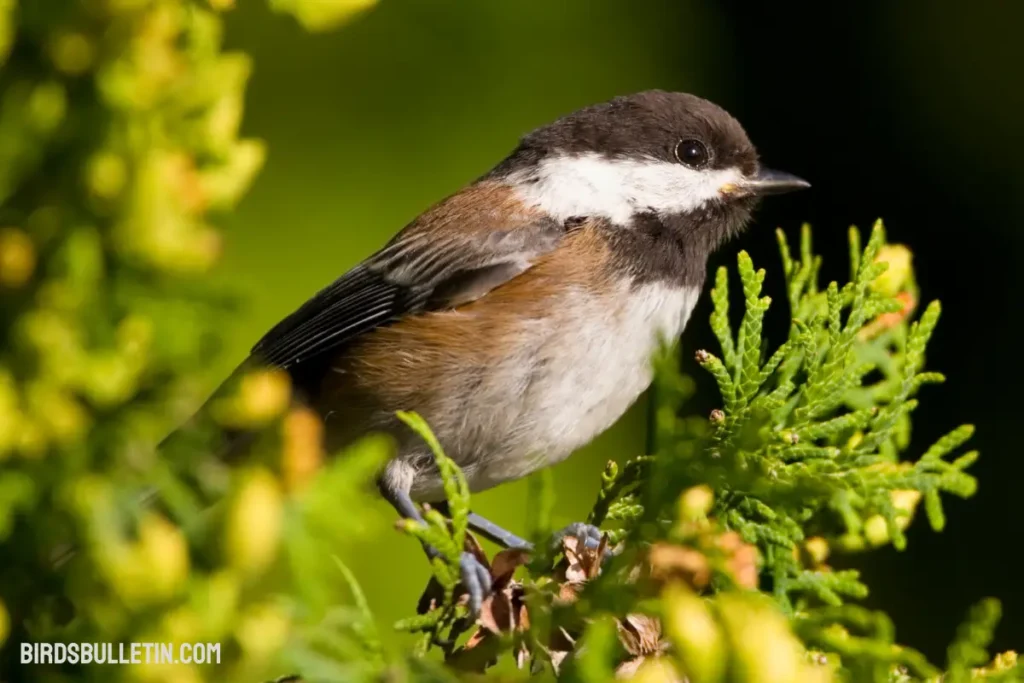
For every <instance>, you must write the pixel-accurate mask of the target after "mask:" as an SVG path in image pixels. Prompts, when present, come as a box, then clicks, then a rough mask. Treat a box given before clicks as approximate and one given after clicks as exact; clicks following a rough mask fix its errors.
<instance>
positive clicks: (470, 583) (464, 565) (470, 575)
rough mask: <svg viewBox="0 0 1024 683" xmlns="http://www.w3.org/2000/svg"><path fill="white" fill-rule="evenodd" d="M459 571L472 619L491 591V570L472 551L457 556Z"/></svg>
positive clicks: (476, 615) (477, 613) (478, 612)
mask: <svg viewBox="0 0 1024 683" xmlns="http://www.w3.org/2000/svg"><path fill="white" fill-rule="evenodd" d="M459 573H460V575H461V577H462V588H463V589H464V590H465V591H466V596H467V597H468V598H469V613H470V616H471V617H472V618H473V619H476V618H477V617H478V616H479V615H480V609H481V608H482V607H483V603H484V598H486V597H487V595H488V594H489V593H490V592H491V572H490V570H489V569H488V568H487V567H486V566H484V564H483V563H482V562H481V561H480V560H479V559H477V557H476V556H475V555H473V554H472V553H468V552H467V553H462V556H461V557H459Z"/></svg>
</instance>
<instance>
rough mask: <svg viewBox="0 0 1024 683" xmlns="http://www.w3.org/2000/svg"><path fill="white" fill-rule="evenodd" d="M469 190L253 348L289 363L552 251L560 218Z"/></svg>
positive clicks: (262, 357) (499, 278) (455, 300)
mask: <svg viewBox="0 0 1024 683" xmlns="http://www.w3.org/2000/svg"><path fill="white" fill-rule="evenodd" d="M471 192H474V191H473V190H468V191H466V192H463V193H460V194H459V195H454V196H453V197H452V198H450V199H449V200H447V201H446V202H442V203H441V204H439V205H438V206H437V207H435V208H434V209H432V210H430V211H428V212H427V213H425V214H424V215H423V216H421V217H420V218H419V219H417V220H416V221H415V222H414V223H412V224H411V225H409V226H408V227H407V228H406V229H405V230H403V231H402V232H401V233H399V234H398V235H397V236H396V237H395V239H393V240H392V241H391V242H390V243H389V244H388V245H387V246H385V247H384V248H383V249H381V250H380V251H379V252H377V253H376V254H374V255H373V256H371V257H370V258H369V259H367V260H366V261H364V262H363V263H361V264H359V265H358V266H356V267H355V268H353V269H352V270H350V271H349V272H348V273H346V274H344V275H342V276H341V277H340V278H338V279H337V280H336V281H335V282H333V283H332V284H330V285H329V286H327V287H326V288H324V289H323V290H321V291H320V292H319V293H317V294H316V295H315V296H314V297H313V298H312V299H310V300H309V301H307V302H306V303H305V304H303V305H302V306H301V307H300V308H299V309H298V310H296V311H295V312H294V313H292V314H291V315H290V316H288V317H287V318H285V319H284V320H282V321H281V322H280V323H278V324H277V325H276V326H275V327H273V328H272V329H271V330H270V331H269V332H268V333H267V334H266V335H265V336H264V337H263V338H262V339H260V341H259V342H257V343H256V345H255V346H254V347H253V349H252V355H253V356H254V357H255V358H256V359H258V360H259V361H260V362H262V363H265V364H268V365H271V366H275V367H280V368H285V369H289V368H293V367H295V366H298V365H300V364H302V363H305V362H308V361H310V360H313V359H316V358H322V357H323V356H324V354H327V353H329V352H331V351H334V350H337V349H338V348H339V347H340V346H342V345H343V344H345V343H347V342H349V341H351V340H352V339H354V338H355V337H357V336H359V335H360V334H363V333H365V332H367V331H369V330H372V329H373V328H375V327H378V326H380V325H384V324H387V323H389V322H392V321H394V320H396V319H398V318H401V317H403V316H406V315H410V314H415V313H419V312H421V311H426V310H437V309H444V308H451V307H455V306H458V305H460V304H463V303H466V302H469V301H472V300H474V299H477V298H479V297H481V296H483V295H484V294H486V293H487V292H488V291H490V290H491V289H493V288H495V287H497V286H498V285H500V284H502V283H503V282H507V281H508V280H510V279H511V278H513V277H515V276H516V275H518V274H519V273H522V272H523V271H524V270H526V269H527V268H529V267H530V265H531V264H532V263H533V262H534V261H535V260H536V259H537V257H539V256H541V255H542V254H545V253H547V252H549V251H551V250H553V249H554V248H555V247H556V246H557V245H558V244H559V242H560V241H561V239H562V237H563V235H564V234H565V232H566V229H565V227H564V226H563V224H562V223H560V222H558V221H555V220H552V219H550V218H547V217H545V216H542V215H538V214H537V213H536V212H530V211H525V210H524V209H523V207H522V206H519V205H518V203H517V202H515V200H514V198H512V197H510V196H509V194H508V193H507V192H502V191H499V190H495V189H493V188H491V189H485V191H483V192H481V191H480V190H476V191H475V192H477V194H478V195H482V196H476V197H466V195H467V194H468V193H471Z"/></svg>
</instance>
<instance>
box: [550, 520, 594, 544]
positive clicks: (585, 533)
mask: <svg viewBox="0 0 1024 683" xmlns="http://www.w3.org/2000/svg"><path fill="white" fill-rule="evenodd" d="M601 535H602V532H601V530H600V529H598V528H597V527H596V526H594V525H593V524H587V523H586V522H573V523H572V524H570V525H568V526H566V527H565V528H564V529H561V530H559V531H556V532H555V533H554V535H552V537H551V547H552V549H554V550H558V549H560V548H561V545H562V541H563V540H564V539H565V538H566V537H567V536H575V537H576V538H578V539H579V540H580V541H582V542H583V545H584V547H586V548H589V549H591V550H597V548H598V547H599V546H600V545H601Z"/></svg>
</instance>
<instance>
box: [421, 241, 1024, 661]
mask: <svg viewBox="0 0 1024 683" xmlns="http://www.w3.org/2000/svg"><path fill="white" fill-rule="evenodd" d="M779 246H780V252H781V254H782V265H783V274H784V276H785V282H786V293H787V299H788V303H789V307H790V319H791V323H790V327H789V334H788V338H787V339H786V340H785V341H784V342H783V343H782V344H781V345H780V346H779V347H778V348H776V349H775V350H774V351H772V352H769V347H768V345H767V343H766V341H765V340H764V339H763V338H762V329H763V323H764V320H765V317H766V315H767V314H768V313H769V309H770V304H771V301H770V299H769V298H768V297H764V296H762V288H763V284H764V281H765V278H766V274H765V271H763V270H755V268H754V265H753V263H752V261H751V259H750V257H749V256H748V255H747V254H746V253H742V252H741V253H740V255H739V259H738V274H739V279H740V283H741V286H742V287H741V289H742V300H743V310H742V315H741V316H739V320H738V322H739V325H738V327H737V328H735V329H736V332H734V331H733V329H734V328H733V320H732V318H731V314H730V310H729V305H730V297H729V291H728V286H729V275H728V271H727V270H726V269H725V268H722V269H720V270H719V271H718V273H717V274H716V277H715V287H714V289H713V290H712V293H711V297H712V300H713V303H714V311H713V313H712V316H711V321H710V322H711V327H712V329H713V330H714V332H715V334H716V336H717V338H718V341H719V345H720V348H721V356H716V355H714V354H712V353H709V352H707V351H698V352H697V354H696V359H697V362H698V364H699V365H700V366H701V367H703V368H704V369H705V370H706V371H708V372H709V373H710V375H711V376H712V377H713V378H714V380H715V381H716V383H717V385H718V388H719V391H720V393H721V396H722V407H721V408H720V409H716V410H714V411H713V412H712V414H711V416H710V417H709V418H707V419H704V418H701V417H698V416H693V415H685V414H684V411H683V410H682V405H683V402H684V401H685V399H686V398H687V397H688V396H689V395H690V394H691V393H692V391H693V386H694V385H693V382H692V381H691V380H690V379H689V378H687V377H686V376H685V375H682V374H680V372H679V370H678V368H677V366H676V362H675V357H676V355H677V354H675V352H674V351H667V352H666V353H664V354H662V356H661V357H659V358H658V359H657V360H656V367H657V371H658V372H657V382H658V395H659V397H661V398H662V399H663V400H662V402H661V405H660V406H659V408H658V412H657V415H656V420H655V424H656V428H657V432H658V434H657V443H658V447H657V449H656V452H655V453H653V454H651V455H645V456H641V457H638V458H634V459H632V460H629V461H627V462H625V463H624V464H621V465H620V464H617V463H614V462H610V463H608V465H607V467H606V468H605V471H604V472H603V473H602V475H601V488H600V491H599V493H598V497H597V501H596V502H595V505H594V507H593V509H592V511H591V513H590V516H589V520H588V521H589V522H591V523H593V524H599V525H602V526H603V527H604V529H605V531H606V533H607V535H608V538H609V539H611V540H612V542H617V543H619V545H618V546H617V553H616V555H615V556H614V557H611V558H610V559H608V560H607V561H605V562H604V564H603V570H602V571H601V573H600V575H599V576H596V577H593V578H591V579H590V580H589V581H587V582H586V584H585V586H582V587H581V586H578V585H577V581H578V578H575V577H574V575H573V572H574V571H577V574H578V569H577V570H574V569H573V567H574V566H575V567H578V566H580V564H581V563H582V565H586V563H587V559H586V558H585V557H584V558H583V559H580V556H579V554H578V552H577V550H575V549H574V548H571V547H568V546H567V547H566V548H565V550H564V553H563V554H564V555H565V557H564V558H563V559H562V560H561V561H560V562H558V561H553V560H558V558H557V557H556V558H550V557H543V558H541V559H540V560H535V561H534V562H532V563H531V564H530V565H529V571H528V572H527V574H526V576H524V577H523V579H522V581H521V582H520V583H517V584H516V590H520V591H522V592H523V593H524V594H525V595H526V596H527V603H528V605H529V614H530V622H531V623H532V624H538V625H535V626H533V627H532V628H531V629H530V633H528V634H526V641H525V642H528V643H529V645H528V646H527V647H526V654H525V655H524V654H522V651H520V654H519V655H518V660H519V661H520V662H521V663H523V664H524V665H525V663H526V662H532V664H531V666H532V667H533V668H534V669H535V670H538V669H548V670H549V671H557V672H559V677H560V679H563V680H570V681H604V680H611V679H612V678H613V677H615V676H616V675H620V676H621V675H623V674H625V672H627V671H630V672H632V671H634V670H636V669H637V668H639V670H640V673H637V676H640V677H644V676H650V678H649V679H648V678H644V680H672V678H671V676H674V675H678V674H679V673H684V674H685V675H687V676H689V677H690V680H693V681H705V680H707V681H714V680H724V679H722V678H720V677H721V676H722V675H724V674H723V672H730V673H729V680H832V679H833V678H836V679H839V680H858V681H860V680H878V681H890V680H934V679H936V677H938V676H939V675H940V674H941V673H942V670H941V669H940V668H939V667H938V666H936V665H934V664H932V663H930V662H929V661H927V659H926V658H925V657H924V656H923V655H921V653H919V652H917V651H916V650H914V649H913V648H910V647H906V646H904V645H900V644H898V642H897V641H896V639H895V637H896V633H895V628H894V627H893V624H892V623H891V621H890V620H889V619H888V617H886V616H885V615H884V614H882V613H878V612H872V611H870V610H867V609H865V608H863V607H861V606H859V605H858V604H856V600H857V599H859V598H862V597H864V596H865V595H866V594H867V587H866V586H865V585H864V584H863V583H862V582H861V581H860V578H859V576H858V573H857V572H856V571H853V570H844V571H836V570H833V569H831V568H830V567H829V566H828V565H827V564H826V563H825V562H826V559H827V557H828V555H829V553H850V552H859V551H863V550H866V549H869V548H871V547H877V546H880V545H885V544H890V543H891V544H892V545H893V546H894V547H896V548H898V549H903V548H905V547H906V542H907V540H906V535H905V533H904V531H905V529H906V528H907V526H908V525H909V523H910V521H911V519H912V518H913V516H914V513H915V512H916V508H917V507H918V505H919V504H920V502H921V501H923V504H924V508H925V511H926V514H927V518H928V520H929V522H930V524H931V526H932V528H933V529H935V530H936V531H938V530H941V529H942V526H943V523H944V513H943V510H942V498H941V495H940V494H942V493H947V494H952V495H957V496H961V497H967V496H970V495H972V494H973V493H974V491H975V488H976V483H975V480H974V478H973V477H972V476H971V475H969V474H968V473H967V472H966V471H965V470H966V468H967V467H969V466H970V464H971V463H973V462H974V461H975V459H976V458H977V453H976V452H974V451H968V452H966V453H960V449H961V447H962V446H963V445H964V443H965V442H966V441H967V440H968V439H969V438H970V437H971V435H972V433H973V428H972V427H971V426H970V425H963V426H960V427H957V428H955V429H952V430H950V431H949V432H948V433H947V434H946V435H945V436H943V437H941V438H940V439H938V440H937V441H936V442H935V443H934V444H932V445H931V446H930V447H928V448H926V449H924V451H923V453H920V455H919V456H917V457H916V458H915V457H912V456H911V453H912V452H913V451H912V449H911V446H910V439H909V435H910V421H911V416H912V414H913V411H914V409H915V408H916V406H917V394H918V392H919V390H920V389H921V387H923V386H924V385H926V384H932V383H939V382H941V381H942V380H943V378H942V376H941V375H939V374H937V373H934V372H926V371H924V357H925V349H926V346H927V342H928V339H929V338H930V336H931V334H932V333H933V331H934V330H935V327H936V324H937V322H938V318H939V312H940V308H939V305H938V303H937V302H934V303H931V304H929V305H927V306H924V307H923V311H922V313H921V314H920V316H919V317H918V318H917V319H916V320H912V319H911V318H912V316H913V313H914V311H915V309H916V308H917V302H918V291H917V287H916V284H915V282H914V278H913V272H912V270H911V268H910V253H909V251H908V250H907V249H906V248H905V247H902V246H899V245H887V244H886V243H885V233H884V230H883V228H882V225H881V223H878V224H876V225H875V227H874V229H873V230H872V232H871V236H870V238H869V239H868V241H867V244H866V245H864V246H863V248H862V246H861V238H860V234H859V232H858V231H857V230H856V229H851V231H850V260H851V268H850V272H851V279H850V281H849V282H848V283H846V284H844V285H842V286H840V285H839V284H838V283H835V282H833V283H830V284H829V285H828V286H827V287H824V288H822V287H820V286H819V283H818V273H819V272H820V269H821V259H820V258H819V257H817V256H815V255H814V254H813V251H812V247H811V234H810V229H809V228H808V227H807V226H804V228H803V230H802V234H801V240H800V249H799V257H798V258H796V259H794V258H793V256H792V254H791V251H790V248H789V244H788V242H787V240H786V238H785V235H784V234H783V233H782V232H781V231H780V232H779ZM418 431H420V433H421V434H423V433H424V432H423V426H422V425H418ZM425 438H427V439H428V441H430V442H431V443H432V446H433V447H434V448H435V453H437V455H438V458H439V462H440V463H442V469H444V463H446V462H447V461H446V460H445V459H444V457H443V454H441V453H440V451H438V450H436V449H437V445H436V444H435V443H433V442H432V440H431V437H429V436H426V435H425ZM449 476H452V477H453V478H452V483H450V484H449V485H450V486H454V483H455V482H457V481H458V478H457V477H456V476H455V475H454V473H450V474H449ZM682 491H685V492H686V493H684V494H683V495H682V496H681V497H680V492H682ZM538 495H542V494H538ZM458 500H459V506H460V507H461V506H463V505H464V504H465V503H466V501H465V499H464V498H461V497H459V498H458ZM537 505H540V503H539V502H538V503H537ZM531 507H533V506H531ZM437 533H438V534H443V533H448V532H447V527H445V526H443V525H441V524H440V523H439V524H438V526H437ZM417 535H418V537H420V538H423V536H422V534H417ZM450 538H451V537H450V536H449V537H447V538H446V539H445V541H448V539H450ZM449 542H450V541H449ZM755 549H756V550H755ZM446 554H447V553H446ZM755 555H756V557H757V560H756V568H755V563H754V562H753V561H752V560H751V558H752V557H754V556H755ZM453 557H454V556H453ZM455 566H456V565H455V564H452V568H451V569H450V570H446V572H437V573H436V576H437V578H438V580H439V581H441V582H442V584H443V583H444V582H445V581H447V580H449V577H450V573H449V572H451V571H454V568H455ZM638 571H639V572H640V573H639V574H638V573H637V572H638ZM644 577H647V578H646V579H645V578H644ZM666 577H667V578H666ZM567 588H571V592H572V593H573V594H575V595H578V599H575V600H571V601H569V602H566V601H565V600H564V599H561V600H560V599H557V598H556V596H560V595H562V596H564V593H565V590H566V589H567ZM769 596H770V597H771V600H770V601H769V602H767V603H766V602H765V600H764V599H765V598H767V597H769ZM457 598H458V594H457V593H455V594H454V595H450V594H449V595H448V597H447V600H448V602H447V603H446V604H442V605H441V606H436V605H435V606H434V610H433V612H431V613H429V614H428V615H426V616H425V617H423V618H422V619H423V620H424V621H420V622H418V624H417V625H418V626H420V627H425V626H426V624H427V620H430V621H429V623H430V624H431V627H433V625H434V624H437V623H439V621H438V619H439V615H441V614H445V613H446V612H445V610H451V609H454V605H455V604H456V600H457ZM485 611H486V610H485ZM449 613H452V612H449ZM998 613H999V610H998V603H996V602H995V601H993V600H987V601H984V602H982V603H980V604H979V606H978V607H977V608H975V610H974V611H972V613H971V615H970V617H969V619H968V621H967V622H966V624H965V625H964V626H963V627H962V628H961V630H960V632H959V633H958V635H957V639H956V642H955V643H954V645H953V646H951V647H950V651H949V661H948V662H947V664H946V671H947V674H946V676H947V678H948V680H960V679H962V678H964V677H965V676H970V675H972V674H973V675H981V676H985V677H990V678H993V679H998V680H1019V679H1021V678H1022V677H1024V676H1022V675H1021V674H1022V673H1024V672H1022V671H1020V670H1019V669H1018V668H1017V666H1016V655H1015V654H1013V653H1008V654H1005V655H1000V656H999V657H997V658H996V659H995V660H992V663H991V664H989V665H988V666H987V667H985V668H979V667H984V666H985V664H986V662H989V660H990V656H989V655H988V653H987V652H986V647H987V645H988V644H989V642H990V641H991V638H992V632H993V629H994V627H995V623H996V621H998ZM644 614H648V615H656V616H659V617H660V619H661V621H660V623H659V625H658V626H657V627H650V626H648V627H647V630H646V631H644V630H643V629H641V630H640V633H641V634H642V635H645V636H646V638H647V639H648V640H653V642H655V643H657V645H655V646H649V647H647V649H646V650H645V649H644V648H643V647H638V646H636V642H638V641H634V640H633V639H631V637H629V636H628V635H626V634H627V632H628V631H629V628H630V624H632V623H633V621H631V620H633V619H636V618H637V615H644ZM485 621H486V620H485ZM481 623H484V622H481ZM453 624H454V626H455V628H452V629H451V631H450V633H449V634H448V636H447V637H446V638H444V639H438V638H436V635H437V632H436V631H433V632H432V633H433V634H434V636H435V637H434V638H433V640H431V643H432V644H437V645H441V646H442V649H443V651H444V653H445V655H446V657H448V658H452V656H453V655H452V653H453V652H454V653H456V654H458V653H459V648H458V646H457V645H455V644H454V643H453V642H452V641H453V639H454V638H455V637H456V636H458V635H459V634H460V633H461V632H462V631H463V630H465V629H466V625H465V624H459V623H457V621H453V622H450V623H449V624H448V625H449V626H451V625H453ZM539 624H543V626H539ZM588 624H589V625H588ZM404 625H405V626H409V625H410V623H409V622H407V623H406V624H404ZM484 630H485V627H484V626H481V627H480V629H479V630H477V631H476V632H474V633H473V634H472V635H470V638H469V644H467V647H468V646H471V645H472V644H473V643H474V641H475V640H476V639H478V638H479V634H480V633H481V632H483V631H484ZM492 630H493V629H492ZM552 634H555V635H556V636H557V635H559V634H561V636H563V637H562V641H563V642H562V643H561V645H557V646H556V645H555V642H554V641H558V640H559V638H557V637H556V638H554V639H553V638H552ZM503 635H504V639H503V640H501V639H499V640H498V642H499V643H500V645H501V646H502V647H498V648H496V649H493V650H491V651H489V652H488V657H497V655H498V653H499V652H500V651H501V649H505V650H510V649H512V648H513V647H514V643H516V642H520V643H522V642H524V641H523V640H522V638H519V639H518V640H517V639H516V638H511V637H508V636H510V635H515V630H513V632H511V633H504V634H503ZM640 640H641V641H642V638H641V639H640ZM424 642H426V641H424ZM566 642H568V643H570V644H566ZM765 643H768V645H765ZM558 647H561V648H562V650H561V651H560V650H559V649H558ZM666 650H667V651H668V652H671V653H672V655H671V656H669V657H658V656H656V653H661V652H663V651H666ZM780 652H781V653H788V654H781V655H780V654H778V653H780ZM801 653H803V654H801ZM638 662H639V664H638ZM480 668H481V669H483V668H486V661H485V662H484V666H481V667H480ZM780 671H782V672H785V675H780V674H779V673H778V672H780ZM772 672H775V673H772Z"/></svg>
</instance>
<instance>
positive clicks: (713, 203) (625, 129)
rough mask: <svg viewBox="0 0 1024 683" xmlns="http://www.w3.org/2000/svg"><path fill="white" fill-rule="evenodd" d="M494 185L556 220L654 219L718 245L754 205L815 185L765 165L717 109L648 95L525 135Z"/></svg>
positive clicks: (679, 96)
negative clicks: (502, 186) (505, 184)
mask: <svg viewBox="0 0 1024 683" xmlns="http://www.w3.org/2000/svg"><path fill="white" fill-rule="evenodd" d="M489 177H490V178H492V179H501V180H503V181H504V182H508V183H510V184H512V185H513V186H514V187H515V188H516V190H517V194H518V195H519V196H520V198H521V199H522V200H523V201H524V202H526V203H528V204H530V205H532V206H534V207H536V208H538V209H541V210H543V211H545V212H547V213H548V214H550V215H552V216H553V217H555V218H558V219H568V218H574V217H595V218H598V217H599V218H603V219H606V220H608V221H610V222H611V223H613V224H617V225H621V226H624V227H629V226H630V225H631V224H633V223H634V222H635V219H636V218H638V217H650V216H651V215H654V216H657V217H658V218H659V219H660V220H662V221H664V222H665V224H666V225H670V226H672V227H673V229H677V230H679V231H681V232H682V233H684V234H687V235H692V236H693V237H695V238H700V239H701V241H702V242H706V243H709V244H710V245H717V244H720V243H721V242H722V241H724V240H725V239H727V238H728V237H729V236H731V235H733V234H735V233H736V232H737V231H739V230H740V229H741V228H742V227H743V226H744V225H745V224H746V222H747V220H748V219H749V217H750V213H751V211H752V210H753V208H754V206H755V205H756V203H757V201H758V199H759V198H760V197H762V196H764V195H769V194H780V193H783V192H790V191H793V190H799V189H802V188H805V187H809V183H807V182H806V181H805V180H802V179H800V178H798V177H796V176H794V175H790V174H788V173H782V172H780V171H774V170H771V169H768V168H766V167H764V166H762V165H761V163H760V161H759V159H758V155H757V151H756V149H755V148H754V146H753V144H751V142H750V140H749V138H748V137H747V134H746V132H745V131H744V130H743V127H742V126H741V125H740V124H739V122H738V121H736V119H734V118H733V117H732V116H730V115H729V113H728V112H726V111H725V110H724V109H722V108H721V107H719V106H717V105H715V104H713V103H711V102H708V101H707V100H704V99H701V98H699V97H696V96H694V95H689V94H685V93H672V92H665V91H660V90H651V91H646V92H641V93H637V94H634V95H629V96H625V97H618V98H616V99H613V100H611V101H609V102H605V103H602V104H598V105H594V106H590V107H586V108H585V109H581V110H579V111H577V112H574V113H572V114H569V115H568V116H565V117H563V118H560V119H558V120H557V121H555V122H554V123H551V124H549V125H547V126H544V127H542V128H539V129H537V130H535V131H533V132H532V133H530V134H529V135H527V136H525V137H524V138H523V139H522V141H521V143H520V145H519V146H518V147H517V148H516V150H515V151H514V152H513V153H512V154H511V155H510V156H509V157H508V158H507V159H506V160H505V161H503V162H502V163H501V164H499V165H498V166H497V167H496V168H495V169H494V171H492V172H491V174H490V176H489Z"/></svg>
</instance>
